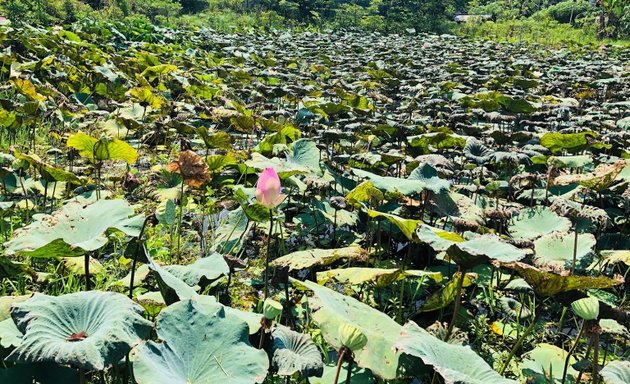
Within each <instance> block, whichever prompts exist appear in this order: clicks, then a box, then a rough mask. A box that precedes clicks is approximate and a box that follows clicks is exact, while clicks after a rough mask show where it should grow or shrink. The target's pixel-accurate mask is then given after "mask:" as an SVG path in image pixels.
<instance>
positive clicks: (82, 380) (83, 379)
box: [79, 368, 87, 384]
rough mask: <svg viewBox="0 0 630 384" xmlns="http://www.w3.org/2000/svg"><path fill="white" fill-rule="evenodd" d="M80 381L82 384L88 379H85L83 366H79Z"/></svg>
mask: <svg viewBox="0 0 630 384" xmlns="http://www.w3.org/2000/svg"><path fill="white" fill-rule="evenodd" d="M79 383H80V384H86V383H87V381H86V380H85V370H84V369H83V368H79Z"/></svg>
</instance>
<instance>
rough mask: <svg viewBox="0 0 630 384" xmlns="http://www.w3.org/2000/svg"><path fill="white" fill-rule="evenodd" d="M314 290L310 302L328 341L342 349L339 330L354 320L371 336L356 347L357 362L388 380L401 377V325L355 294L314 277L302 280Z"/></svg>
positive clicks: (316, 319) (314, 318) (300, 284)
mask: <svg viewBox="0 0 630 384" xmlns="http://www.w3.org/2000/svg"><path fill="white" fill-rule="evenodd" d="M295 284H296V285H298V286H305V287H306V288H308V289H310V290H312V291H313V292H314V294H315V295H314V297H313V299H311V300H309V305H311V308H313V309H314V311H315V312H314V314H313V320H314V321H315V322H316V323H317V324H318V325H319V327H320V329H321V332H322V335H323V336H324V339H326V342H327V343H328V344H330V345H331V346H332V347H333V348H335V349H339V348H341V347H342V343H341V341H340V340H339V335H338V330H339V327H340V326H341V325H343V324H351V325H353V326H355V327H356V328H358V329H359V330H360V331H361V332H363V334H364V335H365V336H366V337H367V344H366V345H365V346H364V347H363V348H361V349H359V350H357V351H354V356H355V361H356V363H357V364H358V365H359V366H360V367H363V368H368V369H370V370H371V371H372V373H374V374H375V375H377V376H380V377H381V378H383V379H385V380H391V379H394V378H396V377H398V376H399V375H400V374H401V373H402V372H403V371H404V369H405V368H404V363H403V362H402V361H400V353H399V352H396V351H394V350H393V344H394V341H395V340H396V339H397V337H398V335H399V334H400V330H401V328H402V327H401V326H400V325H399V324H398V323H396V322H395V321H394V320H393V319H391V318H390V317H389V316H387V315H386V314H384V313H382V312H379V311H377V310H376V309H374V308H372V307H370V306H369V305H367V304H364V303H362V302H360V301H358V300H356V299H354V298H352V297H348V296H345V295H342V294H340V293H337V292H335V291H333V290H331V289H328V288H326V287H323V286H321V285H319V284H316V283H313V282H311V281H303V282H298V281H295Z"/></svg>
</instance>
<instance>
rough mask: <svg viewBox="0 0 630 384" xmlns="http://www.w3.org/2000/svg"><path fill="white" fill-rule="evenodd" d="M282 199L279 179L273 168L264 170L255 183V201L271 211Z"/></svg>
mask: <svg viewBox="0 0 630 384" xmlns="http://www.w3.org/2000/svg"><path fill="white" fill-rule="evenodd" d="M283 199H284V195H283V194H282V185H281V184H280V178H279V177H278V174H277V173H276V170H275V169H273V168H265V170H264V171H263V172H262V173H261V174H260V176H259V177H258V183H256V200H258V202H259V203H260V204H262V205H264V206H265V207H267V208H269V209H273V208H275V207H277V206H278V204H280V203H281V202H282V200H283Z"/></svg>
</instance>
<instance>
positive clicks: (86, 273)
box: [83, 253, 90, 291]
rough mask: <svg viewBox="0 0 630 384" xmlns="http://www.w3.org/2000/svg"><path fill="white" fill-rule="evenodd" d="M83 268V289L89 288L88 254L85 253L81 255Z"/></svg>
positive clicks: (87, 289)
mask: <svg viewBox="0 0 630 384" xmlns="http://www.w3.org/2000/svg"><path fill="white" fill-rule="evenodd" d="M83 268H84V269H85V271H84V272H85V290H86V291H89V290H90V254H89V253H86V254H85V255H84V256H83Z"/></svg>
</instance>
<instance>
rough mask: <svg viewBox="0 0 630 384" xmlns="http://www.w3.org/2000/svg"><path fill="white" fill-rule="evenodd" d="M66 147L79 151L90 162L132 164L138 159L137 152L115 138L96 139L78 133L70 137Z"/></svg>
mask: <svg viewBox="0 0 630 384" xmlns="http://www.w3.org/2000/svg"><path fill="white" fill-rule="evenodd" d="M67 145H68V147H71V148H74V149H76V150H77V151H79V154H80V155H81V156H82V157H85V158H86V159H88V160H90V161H91V162H96V161H103V160H123V161H125V162H127V163H128V164H133V163H135V162H136V160H137V159H138V152H136V150H135V149H134V148H133V147H132V146H131V145H129V144H127V143H125V142H124V141H122V140H119V139H115V138H114V139H109V138H106V137H101V138H100V139H96V138H94V137H91V136H88V135H86V134H85V133H81V132H78V133H75V134H73V135H70V137H69V138H68V141H67Z"/></svg>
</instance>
